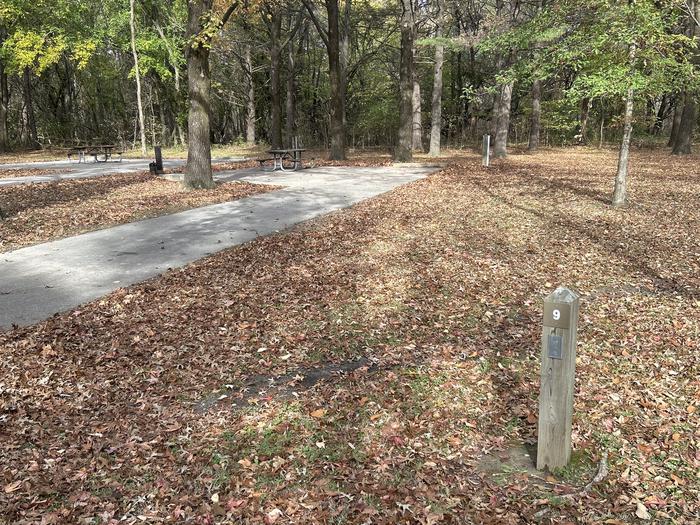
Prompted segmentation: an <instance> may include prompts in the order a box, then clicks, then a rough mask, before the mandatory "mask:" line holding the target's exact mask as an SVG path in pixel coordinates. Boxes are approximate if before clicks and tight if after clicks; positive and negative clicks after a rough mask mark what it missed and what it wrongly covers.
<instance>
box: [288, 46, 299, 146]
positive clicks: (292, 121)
mask: <svg viewBox="0 0 700 525" xmlns="http://www.w3.org/2000/svg"><path fill="white" fill-rule="evenodd" d="M293 40H294V39H292V38H290V39H289V43H288V44H287V69H288V72H287V101H286V102H287V122H286V124H287V143H288V144H289V145H290V146H291V145H292V142H293V140H294V136H295V134H296V118H297V116H296V81H295V75H296V60H295V58H296V57H295V56H294V41H293Z"/></svg>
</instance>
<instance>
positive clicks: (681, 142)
mask: <svg viewBox="0 0 700 525" xmlns="http://www.w3.org/2000/svg"><path fill="white" fill-rule="evenodd" d="M676 111H678V109H677V110H676ZM697 120H698V103H697V101H696V100H695V97H694V96H693V94H692V93H688V94H687V95H686V97H685V104H684V105H683V111H682V114H681V119H680V123H679V125H678V131H677V135H676V140H675V142H674V144H673V150H672V152H671V153H672V154H673V155H690V152H691V145H692V143H693V133H694V131H695V123H696V121H697Z"/></svg>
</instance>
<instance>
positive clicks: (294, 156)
mask: <svg viewBox="0 0 700 525" xmlns="http://www.w3.org/2000/svg"><path fill="white" fill-rule="evenodd" d="M305 151H306V148H289V149H271V150H268V151H267V152H268V153H269V154H270V155H272V158H271V159H269V160H271V161H272V162H273V164H272V171H277V170H282V171H286V170H287V169H289V168H285V167H284V162H285V161H289V162H291V163H292V166H291V169H292V170H293V171H296V170H298V169H301V168H303V167H304V165H303V163H302V160H301V154H302V153H303V152H305ZM265 160H268V159H265ZM262 162H264V160H263V161H261V164H262Z"/></svg>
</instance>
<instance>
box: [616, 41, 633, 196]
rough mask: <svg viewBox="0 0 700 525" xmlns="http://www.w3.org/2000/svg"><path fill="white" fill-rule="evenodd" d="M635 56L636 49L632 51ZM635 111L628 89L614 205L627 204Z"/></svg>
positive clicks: (629, 89) (631, 94) (631, 92)
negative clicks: (628, 172)
mask: <svg viewBox="0 0 700 525" xmlns="http://www.w3.org/2000/svg"><path fill="white" fill-rule="evenodd" d="M630 55H631V56H632V58H634V49H632V51H630ZM633 113H634V89H633V88H632V87H630V88H628V89H627V100H626V102H625V125H624V131H623V133H622V144H621V146H620V157H619V159H618V162H617V175H616V176H615V190H614V191H613V197H612V205H613V206H624V205H625V204H627V171H628V166H629V156H630V143H631V142H632V115H633Z"/></svg>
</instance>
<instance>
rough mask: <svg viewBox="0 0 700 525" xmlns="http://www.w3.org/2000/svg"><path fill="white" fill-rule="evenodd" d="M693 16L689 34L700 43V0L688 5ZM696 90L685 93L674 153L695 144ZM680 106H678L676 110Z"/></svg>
mask: <svg viewBox="0 0 700 525" xmlns="http://www.w3.org/2000/svg"><path fill="white" fill-rule="evenodd" d="M688 9H689V10H690V14H691V16H690V17H689V20H688V24H689V28H688V36H689V37H691V38H693V39H695V41H696V44H698V45H700V22H699V20H700V1H697V0H695V1H693V0H691V1H690V2H689V5H688ZM692 62H693V64H694V65H695V67H696V68H698V67H700V51H698V49H697V48H696V50H695V52H694V56H693V59H692ZM697 96H698V95H697V93H696V92H688V93H686V95H685V104H684V105H683V112H682V114H681V119H680V122H679V123H678V129H677V135H676V138H675V141H674V143H673V150H672V152H671V153H672V154H673V155H689V154H690V150H691V146H692V144H693V133H694V132H695V125H696V123H697V120H698V101H697ZM678 110H679V107H678V106H676V111H678Z"/></svg>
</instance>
